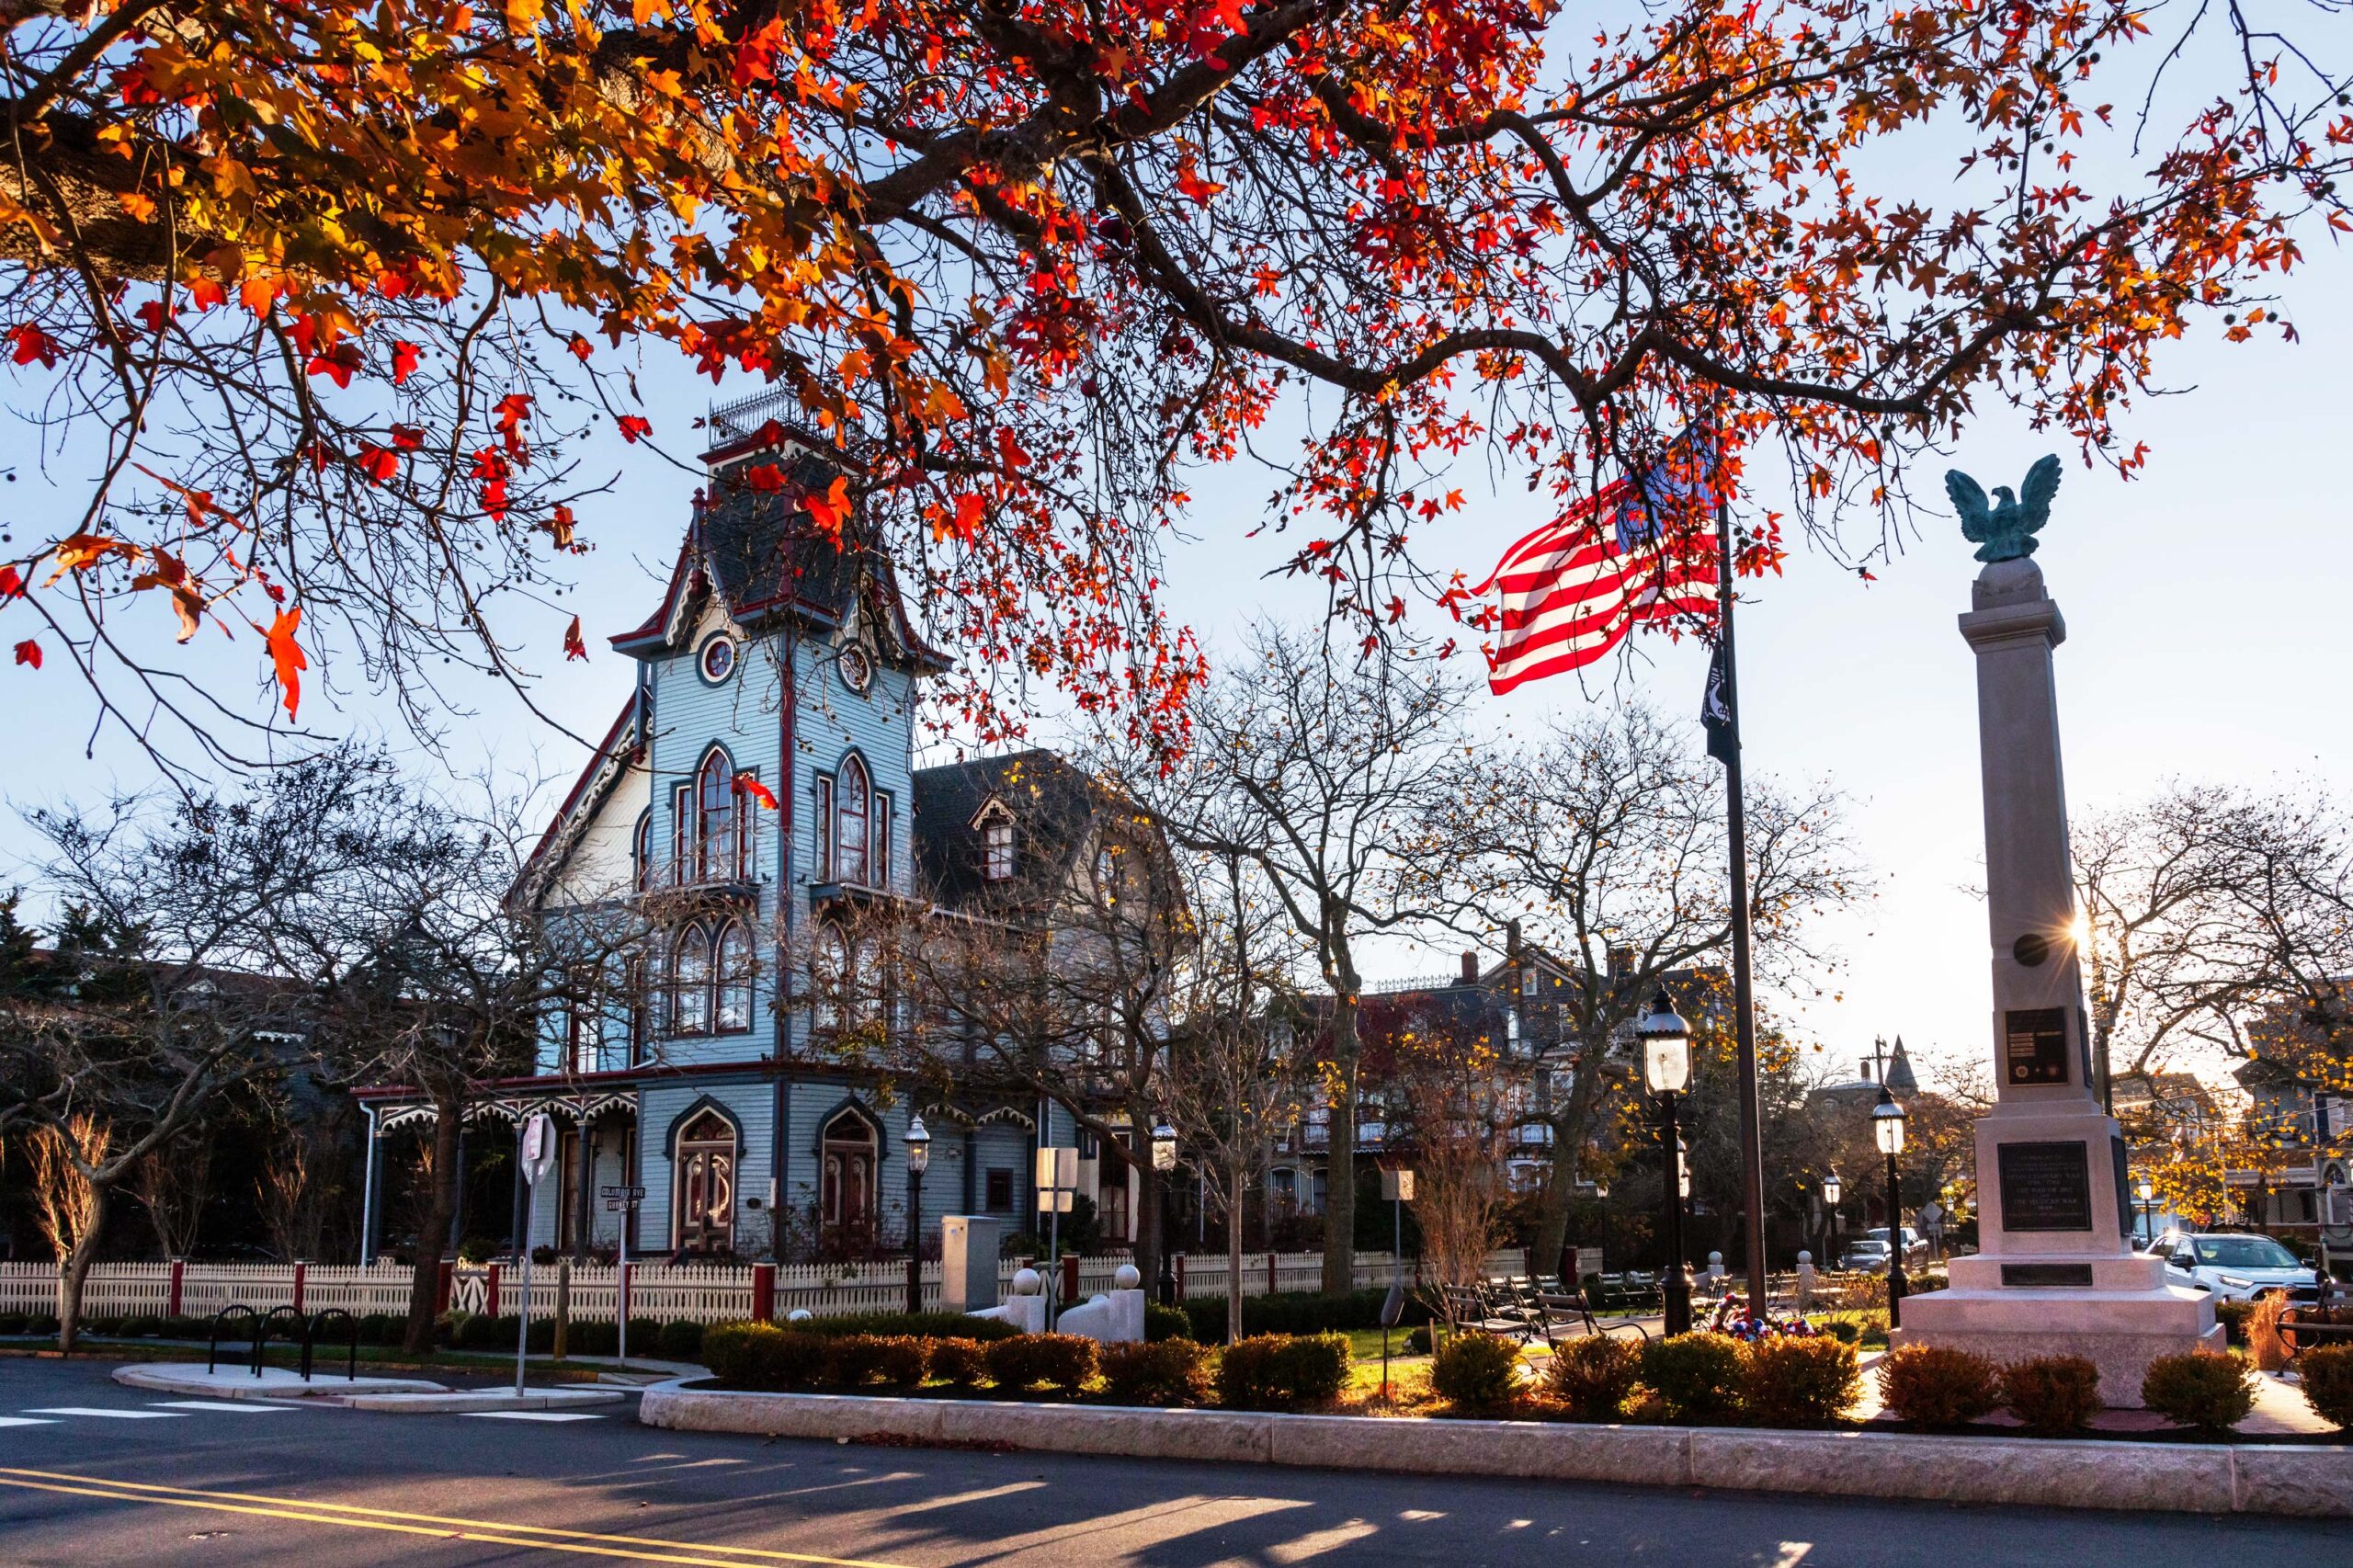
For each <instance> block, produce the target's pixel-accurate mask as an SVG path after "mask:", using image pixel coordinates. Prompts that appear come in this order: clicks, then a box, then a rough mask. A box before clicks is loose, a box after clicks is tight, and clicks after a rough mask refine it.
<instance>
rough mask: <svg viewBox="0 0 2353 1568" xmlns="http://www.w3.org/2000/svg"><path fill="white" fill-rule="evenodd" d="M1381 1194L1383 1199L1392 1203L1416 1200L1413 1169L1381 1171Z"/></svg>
mask: <svg viewBox="0 0 2353 1568" xmlns="http://www.w3.org/2000/svg"><path fill="white" fill-rule="evenodd" d="M1381 1199H1383V1201H1385V1202H1390V1203H1411V1202H1412V1201H1414V1173H1413V1172H1411V1171H1383V1172H1381Z"/></svg>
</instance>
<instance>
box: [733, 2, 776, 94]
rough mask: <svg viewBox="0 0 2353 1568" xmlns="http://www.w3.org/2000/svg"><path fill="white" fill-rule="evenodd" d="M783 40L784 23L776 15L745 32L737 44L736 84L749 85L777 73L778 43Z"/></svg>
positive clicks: (765, 79) (763, 80)
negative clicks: (753, 29) (753, 30)
mask: <svg viewBox="0 0 2353 1568" xmlns="http://www.w3.org/2000/svg"><path fill="white" fill-rule="evenodd" d="M783 40H784V23H783V21H782V20H781V19H780V18H779V17H769V18H768V19H767V21H766V22H763V23H762V24H761V25H760V27H759V28H758V30H757V31H755V32H748V33H745V35H744V38H743V41H741V42H740V43H738V44H736V46H735V85H737V86H739V87H748V86H750V85H752V84H753V83H755V82H765V81H767V79H768V78H769V77H771V76H773V75H775V74H776V51H777V45H778V44H779V43H781V42H782V41H783Z"/></svg>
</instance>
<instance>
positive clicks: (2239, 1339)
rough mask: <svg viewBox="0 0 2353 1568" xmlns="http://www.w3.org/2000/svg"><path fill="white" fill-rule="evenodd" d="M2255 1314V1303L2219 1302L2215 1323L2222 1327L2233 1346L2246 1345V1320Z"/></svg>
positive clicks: (2215, 1313) (2215, 1308) (2216, 1305)
mask: <svg viewBox="0 0 2353 1568" xmlns="http://www.w3.org/2000/svg"><path fill="white" fill-rule="evenodd" d="M2254 1313H2255V1303H2254V1302H2253V1301H2217V1302H2215V1303H2214V1321H2215V1322H2216V1323H2219V1324H2222V1329H2223V1333H2224V1335H2225V1336H2226V1337H2227V1338H2228V1339H2229V1341H2230V1342H2231V1343H2232V1344H2233V1345H2245V1343H2246V1320H2247V1319H2248V1318H2249V1317H2251V1316H2253V1315H2254Z"/></svg>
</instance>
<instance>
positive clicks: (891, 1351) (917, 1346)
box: [879, 1334, 937, 1389]
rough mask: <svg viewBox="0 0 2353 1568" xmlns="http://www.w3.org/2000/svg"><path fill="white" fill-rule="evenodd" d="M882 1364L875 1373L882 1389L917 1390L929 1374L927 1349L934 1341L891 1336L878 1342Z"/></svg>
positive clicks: (900, 1335)
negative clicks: (881, 1384) (880, 1381)
mask: <svg viewBox="0 0 2353 1568" xmlns="http://www.w3.org/2000/svg"><path fill="white" fill-rule="evenodd" d="M881 1343H882V1364H881V1368H880V1369H879V1375H880V1376H881V1380H882V1382H883V1385H884V1386H885V1387H887V1388H894V1389H919V1388H921V1387H923V1381H924V1379H925V1378H926V1377H927V1376H928V1375H929V1374H930V1371H931V1347H932V1346H933V1345H934V1344H936V1343H937V1341H935V1340H929V1339H924V1338H920V1337H918V1336H916V1335H912V1334H894V1335H891V1336H890V1337H889V1338H887V1339H885V1340H883V1341H882V1342H881Z"/></svg>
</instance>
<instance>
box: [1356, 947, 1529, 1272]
mask: <svg viewBox="0 0 2353 1568" xmlns="http://www.w3.org/2000/svg"><path fill="white" fill-rule="evenodd" d="M1492 1024H1493V1019H1492V1015H1491V1014H1490V1013H1489V1011H1488V1009H1486V1008H1485V1007H1484V1006H1479V1005H1477V1004H1476V1003H1475V1002H1473V1003H1472V1005H1470V1006H1463V1005H1461V1004H1459V1003H1456V1002H1455V999H1454V998H1453V997H1452V996H1451V995H1450V994H1447V993H1438V994H1434V995H1430V996H1428V997H1427V999H1426V1000H1424V1001H1423V1003H1422V1004H1421V1005H1420V1006H1417V1007H1415V1009H1414V1010H1413V1015H1412V1016H1411V1017H1406V1018H1404V1019H1401V1020H1400V1021H1399V1027H1398V1028H1396V1029H1395V1031H1394V1033H1393V1038H1392V1040H1391V1041H1390V1042H1389V1044H1390V1047H1391V1049H1390V1050H1389V1051H1388V1052H1387V1053H1386V1054H1387V1057H1388V1061H1387V1062H1386V1063H1385V1065H1386V1068H1387V1072H1386V1074H1385V1076H1386V1079H1387V1082H1386V1085H1385V1088H1386V1092H1387V1094H1388V1096H1389V1098H1390V1102H1391V1104H1392V1107H1394V1108H1397V1109H1399V1110H1401V1111H1402V1113H1403V1114H1402V1117H1401V1118H1400V1120H1401V1121H1402V1123H1403V1125H1402V1127H1400V1128H1398V1129H1397V1131H1400V1132H1402V1133H1403V1135H1404V1136H1403V1142H1404V1144H1405V1145H1406V1146H1407V1147H1409V1148H1410V1149H1411V1150H1412V1152H1413V1163H1414V1171H1415V1188H1414V1217H1415V1222H1416V1223H1417V1224H1418V1225H1419V1226H1420V1228H1421V1233H1422V1250H1423V1256H1425V1258H1426V1259H1427V1262H1428V1265H1429V1268H1428V1281H1427V1282H1428V1283H1429V1285H1430V1286H1431V1287H1432V1288H1433V1289H1437V1290H1443V1288H1444V1287H1447V1286H1464V1285H1470V1284H1472V1283H1474V1282H1476V1281H1477V1279H1478V1278H1479V1277H1480V1273H1481V1270H1482V1269H1483V1267H1484V1265H1485V1263H1486V1260H1487V1255H1488V1254H1489V1253H1491V1252H1493V1251H1494V1250H1495V1244H1496V1242H1497V1240H1498V1239H1499V1237H1500V1233H1501V1224H1502V1219H1503V1212H1504V1207H1505V1205H1506V1203H1507V1202H1508V1201H1509V1199H1510V1197H1511V1188H1510V1184H1509V1181H1508V1179H1507V1172H1508V1168H1509V1166H1508V1156H1509V1154H1510V1152H1511V1136H1512V1131H1513V1129H1514V1128H1515V1127H1517V1126H1518V1125H1519V1123H1520V1121H1521V1119H1522V1118H1523V1116H1524V1115H1525V1113H1526V1110H1527V1093H1526V1091H1527V1082H1528V1074H1527V1071H1526V1068H1525V1066H1524V1064H1523V1063H1520V1062H1515V1061H1514V1060H1513V1058H1512V1057H1511V1055H1510V1054H1509V1052H1508V1050H1507V1042H1506V1040H1502V1039H1499V1038H1497V1036H1496V1034H1495V1030H1494V1028H1493V1027H1492ZM1430 1305H1431V1307H1432V1308H1433V1309H1434V1310H1435V1311H1437V1312H1439V1313H1440V1314H1441V1315H1446V1302H1445V1301H1444V1299H1443V1297H1442V1296H1440V1297H1438V1298H1437V1299H1434V1300H1433V1301H1431V1302H1430Z"/></svg>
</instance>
